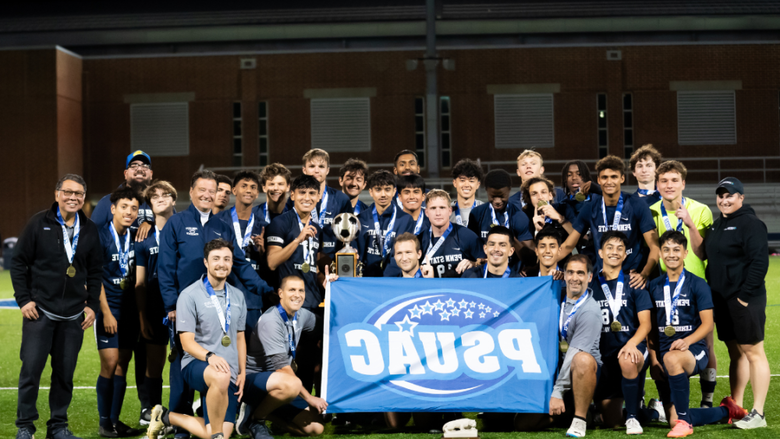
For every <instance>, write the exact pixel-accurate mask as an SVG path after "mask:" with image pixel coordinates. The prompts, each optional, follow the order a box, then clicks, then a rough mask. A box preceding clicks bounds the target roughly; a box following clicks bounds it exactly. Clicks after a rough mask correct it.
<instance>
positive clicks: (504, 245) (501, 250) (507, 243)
mask: <svg viewBox="0 0 780 439" xmlns="http://www.w3.org/2000/svg"><path fill="white" fill-rule="evenodd" d="M513 238H514V237H513V235H512V232H511V231H509V229H507V228H506V227H504V226H495V227H493V228H491V229H490V231H489V232H488V235H487V238H486V239H485V245H484V246H483V247H482V249H483V251H484V252H485V254H486V255H487V261H486V262H485V263H484V264H482V265H480V266H477V267H472V268H470V269H468V270H466V271H464V272H463V274H462V275H461V276H460V277H462V278H472V279H473V278H485V279H492V278H507V277H523V275H522V273H520V271H519V270H516V269H514V267H512V266H511V265H510V263H509V258H510V257H511V256H512V254H513V253H514V252H515V248H514V246H513V245H512V240H513Z"/></svg>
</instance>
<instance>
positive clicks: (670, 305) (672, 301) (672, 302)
mask: <svg viewBox="0 0 780 439" xmlns="http://www.w3.org/2000/svg"><path fill="white" fill-rule="evenodd" d="M684 282H685V270H683V272H682V274H681V275H680V279H679V280H678V281H677V286H676V287H674V297H670V290H671V288H670V287H669V275H668V274H667V275H666V282H664V311H666V326H669V325H671V324H672V323H671V322H672V315H674V312H675V311H676V310H677V299H678V298H679V297H680V293H681V292H682V286H683V283H684Z"/></svg>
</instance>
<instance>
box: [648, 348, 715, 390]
mask: <svg viewBox="0 0 780 439" xmlns="http://www.w3.org/2000/svg"><path fill="white" fill-rule="evenodd" d="M688 350H689V351H690V352H691V354H693V358H694V359H695V360H696V364H695V365H694V367H693V373H691V374H690V376H693V375H698V374H699V373H700V372H701V371H703V370H704V369H705V368H706V367H707V363H709V361H710V359H709V355H708V354H707V345H706V344H704V343H702V342H697V343H696V344H694V345H692V346H689V347H688ZM667 352H668V351H667ZM665 355H666V352H663V353H662V354H661V357H660V358H659V359H658V361H659V362H660V363H661V364H662V365H663V364H664V356H665ZM664 371H666V366H664ZM667 376H668V373H667ZM655 387H656V388H657V389H658V397H659V398H660V399H661V401H671V400H672V399H671V391H670V390H669V380H668V379H667V380H666V381H660V380H659V381H656V382H655Z"/></svg>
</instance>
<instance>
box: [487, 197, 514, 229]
mask: <svg viewBox="0 0 780 439" xmlns="http://www.w3.org/2000/svg"><path fill="white" fill-rule="evenodd" d="M490 215H491V216H492V220H493V224H495V225H497V226H504V227H506V228H509V212H508V211H506V210H504V224H499V223H498V220H497V219H496V209H494V208H493V203H490Z"/></svg>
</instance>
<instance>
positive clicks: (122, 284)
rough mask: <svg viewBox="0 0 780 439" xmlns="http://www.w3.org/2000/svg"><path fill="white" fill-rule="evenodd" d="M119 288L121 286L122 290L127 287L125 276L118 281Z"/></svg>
mask: <svg viewBox="0 0 780 439" xmlns="http://www.w3.org/2000/svg"><path fill="white" fill-rule="evenodd" d="M119 288H121V289H122V290H123V291H124V290H126V289H127V278H124V277H123V278H122V280H120V281H119Z"/></svg>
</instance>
